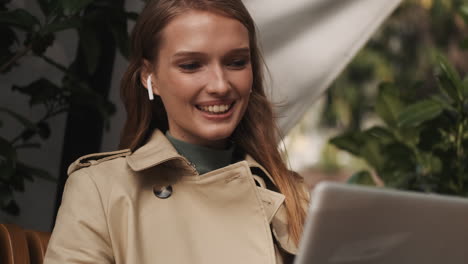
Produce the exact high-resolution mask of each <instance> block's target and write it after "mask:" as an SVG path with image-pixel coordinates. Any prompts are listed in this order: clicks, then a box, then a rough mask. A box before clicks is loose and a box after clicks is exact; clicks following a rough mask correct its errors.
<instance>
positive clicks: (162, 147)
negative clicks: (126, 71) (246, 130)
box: [126, 129, 275, 184]
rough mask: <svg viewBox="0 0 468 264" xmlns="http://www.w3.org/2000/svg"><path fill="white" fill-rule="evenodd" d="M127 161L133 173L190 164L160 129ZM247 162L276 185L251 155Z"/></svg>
mask: <svg viewBox="0 0 468 264" xmlns="http://www.w3.org/2000/svg"><path fill="white" fill-rule="evenodd" d="M126 159H127V164H128V165H129V166H130V168H131V169H132V170H133V171H142V170H145V169H148V168H151V167H154V166H157V165H159V164H162V163H165V162H168V161H171V160H175V159H179V160H185V161H186V162H187V164H189V162H188V160H187V159H186V158H185V157H183V156H181V155H180V154H179V153H177V150H176V149H175V148H174V147H173V146H172V144H171V142H170V141H169V140H168V139H167V138H166V136H165V135H164V133H163V132H162V131H160V130H159V129H155V130H154V131H153V134H152V135H151V137H150V138H149V140H148V142H146V144H145V145H143V146H141V147H140V148H139V149H137V150H135V152H133V153H132V154H130V155H128V156H127V157H126ZM245 161H246V162H247V164H248V166H249V167H256V168H259V169H261V170H262V171H263V172H264V173H265V174H266V175H267V176H268V178H269V179H270V180H271V181H272V182H273V183H274V184H275V181H274V180H273V178H272V177H271V175H270V174H269V173H268V171H267V170H266V169H265V168H264V167H263V166H262V165H260V164H259V163H258V162H257V161H256V160H255V159H253V158H252V157H251V156H250V155H248V154H247V155H246V156H245Z"/></svg>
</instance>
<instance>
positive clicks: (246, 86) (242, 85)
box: [233, 70, 253, 95]
mask: <svg viewBox="0 0 468 264" xmlns="http://www.w3.org/2000/svg"><path fill="white" fill-rule="evenodd" d="M233 80H234V83H235V86H236V87H237V89H238V92H239V93H240V94H241V95H248V94H249V93H250V90H251V89H252V84H253V74H252V71H247V70H246V71H242V72H239V74H236V76H235V77H234V78H233Z"/></svg>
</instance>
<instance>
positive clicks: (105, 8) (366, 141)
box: [0, 0, 468, 231]
mask: <svg viewBox="0 0 468 264" xmlns="http://www.w3.org/2000/svg"><path fill="white" fill-rule="evenodd" d="M390 2H392V4H393V6H390V5H389V4H388V3H390ZM399 2H400V1H398V0H396V1H387V0H381V1H375V0H370V1H363V0H361V1H354V0H353V1H351V0H349V1H306V0H294V1H292V0H291V1H288V4H287V5H285V3H284V1H269V6H268V8H265V1H261V0H250V1H245V3H246V5H247V7H248V8H249V10H251V12H252V15H253V16H254V18H255V20H256V22H257V23H258V26H259V28H260V32H259V34H260V36H261V39H262V46H263V48H264V53H265V57H266V61H267V63H268V66H269V69H270V74H271V76H270V79H269V81H270V82H271V83H270V87H273V89H272V91H271V92H272V98H273V99H274V101H275V102H276V103H278V109H279V110H278V112H279V113H282V112H286V113H289V115H285V116H286V117H284V116H283V117H282V118H281V119H280V125H281V127H282V131H283V134H284V140H283V141H282V142H281V143H280V147H281V148H283V149H284V150H285V158H287V160H288V162H289V164H290V166H291V168H292V169H294V170H296V171H298V172H300V174H301V175H303V176H304V178H305V179H306V182H307V183H308V184H309V186H310V187H313V185H314V184H315V183H316V182H317V181H320V180H333V181H343V182H345V181H347V182H349V183H357V184H367V185H379V186H382V185H384V186H387V187H391V188H399V189H406V190H416V191H423V192H437V193H443V194H451V195H460V196H467V195H468V175H467V171H468V169H467V168H466V167H467V165H466V164H468V162H467V161H468V159H467V154H466V152H467V151H466V149H468V81H467V79H464V78H463V77H464V75H465V73H466V71H467V70H468V60H467V53H466V49H467V48H468V38H467V37H468V29H467V26H468V3H467V2H466V1H462V0H404V1H402V2H401V4H400V5H399V6H398V8H397V9H396V10H395V11H393V10H394V6H396V4H398V3H399ZM331 3H333V4H331ZM337 3H338V4H337ZM363 3H366V4H368V9H362V8H360V7H362V6H359V5H360V4H361V5H363ZM372 3H373V4H372ZM143 4H144V2H143V1H123V0H117V1H116V0H112V1H111V0H107V1H106V0H99V1H92V0H82V1H72V0H63V1H56V0H52V1H47V0H37V1H34V0H12V1H1V2H0V12H2V13H1V15H0V32H1V34H2V38H1V40H0V47H1V49H0V50H1V52H2V53H1V55H0V65H1V68H0V73H1V75H0V83H1V91H0V207H1V209H2V210H0V222H13V223H16V224H18V225H21V226H23V227H26V228H31V229H36V230H43V231H50V230H51V227H52V225H53V221H54V219H55V213H56V210H57V206H58V205H59V204H60V199H61V192H62V189H63V184H64V182H65V181H66V169H67V167H68V165H69V164H70V163H71V162H72V161H74V160H75V159H76V158H78V157H80V156H82V155H85V154H89V153H93V152H100V151H111V150H115V149H117V145H118V140H119V132H120V128H121V126H122V123H123V121H124V118H125V113H124V110H123V107H122V105H121V104H120V99H119V91H118V90H119V89H118V88H119V82H120V76H121V75H122V73H123V72H124V70H125V66H126V57H127V56H128V32H129V30H130V29H131V28H132V26H133V24H134V21H135V19H136V17H137V16H138V12H139V11H140V10H141V8H142V7H143ZM353 5H354V6H353ZM333 10H335V11H336V10H346V11H347V12H348V14H353V15H354V16H353V17H352V19H351V20H349V21H347V20H346V19H341V20H340V23H341V24H340V23H334V24H333V23H331V22H329V21H332V20H333V19H334V18H335V17H339V15H340V14H336V16H335V15H334V16H332V15H330V14H331V13H330V12H333ZM379 10H380V11H379ZM392 11H393V12H392ZM390 12H392V13H391V15H390V17H389V18H388V19H386V18H387V15H388V14H389V13H390ZM335 13H336V12H335ZM373 13H375V14H376V15H375V16H374V17H372V16H371V15H369V14H373ZM324 14H325V15H324ZM333 14H334V13H333ZM350 16H351V15H350ZM366 18H367V19H368V20H365V19H366ZM385 19H386V20H385ZM336 20H338V19H336ZM384 20H385V22H384V23H383V24H382V25H381V22H383V21H384ZM332 22H333V21H332ZM351 22H353V23H355V24H356V25H360V27H359V26H356V27H352V26H351ZM320 23H322V24H327V23H328V24H329V25H331V26H333V27H334V29H335V30H334V31H330V30H329V29H330V28H322V29H320V27H317V26H314V25H317V24H319V25H320ZM360 23H361V24H360ZM304 25H309V26H304ZM320 30H322V31H320ZM359 30H362V31H359ZM278 32H280V33H281V34H278ZM371 33H372V35H371ZM333 34H335V35H333ZM353 34H354V35H353ZM346 37H348V38H346ZM369 38H370V39H369ZM347 39H351V40H353V41H354V42H349V43H346V42H344V41H346V40H347ZM368 39H369V41H367V40H368ZM330 40H332V41H330ZM360 40H362V41H360ZM321 41H322V42H323V43H322V42H321ZM366 41H367V43H365V42H366ZM364 44H365V46H363V45H364ZM324 46H325V47H327V46H328V53H327V50H326V49H324V48H323V47H324ZM335 46H336V47H340V48H341V50H338V48H337V49H336V50H334V49H333V48H334V47H335ZM361 47H362V49H361ZM351 59H352V60H351ZM348 63H349V64H348ZM345 65H347V66H346V68H345V69H344V70H343V67H344V66H345ZM342 70H343V71H342ZM311 73H319V74H318V75H313V74H311ZM338 74H339V76H337V75H338ZM313 78H317V79H313ZM312 84H313V85H312ZM275 87H280V88H281V89H279V88H276V89H275ZM296 87H299V88H300V89H302V90H303V91H306V92H307V100H308V101H307V103H302V104H298V103H297V102H296V100H299V99H301V97H304V96H303V94H301V91H300V89H296ZM327 88H328V89H327ZM296 90H297V92H296ZM284 101H286V103H287V104H281V103H282V102H284ZM298 106H299V107H300V109H298V108H297V107H298ZM282 109H286V110H282ZM288 111H289V112H288ZM291 113H292V114H291ZM298 113H299V114H298Z"/></svg>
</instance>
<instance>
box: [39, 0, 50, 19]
mask: <svg viewBox="0 0 468 264" xmlns="http://www.w3.org/2000/svg"><path fill="white" fill-rule="evenodd" d="M37 2H38V4H39V8H41V11H42V13H44V15H45V16H48V15H49V13H50V6H49V1H48V0H38V1H37Z"/></svg>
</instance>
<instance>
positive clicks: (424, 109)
mask: <svg viewBox="0 0 468 264" xmlns="http://www.w3.org/2000/svg"><path fill="white" fill-rule="evenodd" d="M442 110H444V106H443V105H442V104H440V103H439V102H437V101H435V100H431V99H426V100H422V101H419V102H417V103H415V104H412V105H410V106H408V107H407V108H406V109H405V110H403V112H402V113H401V114H400V115H399V116H398V125H399V126H400V127H416V126H418V125H420V124H421V123H423V122H425V121H428V120H431V119H433V118H435V117H436V116H438V115H439V114H440V113H441V112H442Z"/></svg>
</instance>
